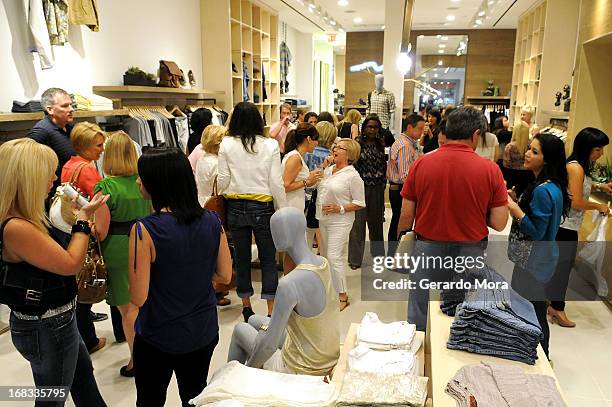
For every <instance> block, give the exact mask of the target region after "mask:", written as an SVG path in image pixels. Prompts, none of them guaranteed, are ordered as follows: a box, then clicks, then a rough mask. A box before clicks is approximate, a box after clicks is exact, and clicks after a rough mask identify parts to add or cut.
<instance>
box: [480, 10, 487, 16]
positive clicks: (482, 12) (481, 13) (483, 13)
mask: <svg viewBox="0 0 612 407" xmlns="http://www.w3.org/2000/svg"><path fill="white" fill-rule="evenodd" d="M485 14H487V13H485V11H484V10H480V11H479V12H478V17H482V16H484V15H485Z"/></svg>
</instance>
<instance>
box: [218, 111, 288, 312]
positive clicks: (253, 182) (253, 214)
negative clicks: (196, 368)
mask: <svg viewBox="0 0 612 407" xmlns="http://www.w3.org/2000/svg"><path fill="white" fill-rule="evenodd" d="M263 130H264V125H263V119H262V118H261V115H260V114H259V111H258V110H257V106H255V105H254V104H252V103H249V102H240V103H238V104H237V105H236V107H234V110H233V112H232V117H231V119H230V122H229V130H228V133H229V135H228V136H226V137H224V138H223V140H222V141H221V146H220V147H219V176H218V178H217V185H218V187H219V193H223V194H224V195H225V197H226V198H227V199H228V201H227V226H228V228H229V230H230V232H231V234H232V240H233V241H234V259H235V261H236V283H237V285H238V287H237V290H236V292H237V294H238V296H239V297H240V298H242V315H243V317H244V322H247V321H248V320H249V317H250V316H251V315H253V314H254V312H253V308H252V306H251V296H252V295H253V293H254V292H253V285H252V284H251V241H252V240H251V239H252V236H253V235H255V243H256V244H257V251H258V254H259V261H260V263H261V273H262V288H261V298H262V299H264V300H266V301H267V302H268V314H269V315H271V314H272V307H273V306H274V296H275V295H276V287H277V285H278V273H277V272H276V257H275V256H276V247H275V246H274V241H273V240H272V233H271V231H270V218H271V217H272V215H273V214H274V208H275V207H277V208H282V207H284V206H286V205H287V196H286V193H285V187H284V185H283V177H282V175H283V173H282V171H281V160H280V150H279V146H278V142H277V141H276V140H274V139H271V138H267V137H264V136H263Z"/></svg>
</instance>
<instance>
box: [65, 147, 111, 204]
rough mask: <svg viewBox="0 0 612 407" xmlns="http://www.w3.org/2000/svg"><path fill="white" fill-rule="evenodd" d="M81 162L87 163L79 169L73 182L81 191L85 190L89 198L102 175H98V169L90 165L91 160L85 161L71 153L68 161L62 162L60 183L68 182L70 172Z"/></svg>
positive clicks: (70, 176) (70, 175)
mask: <svg viewBox="0 0 612 407" xmlns="http://www.w3.org/2000/svg"><path fill="white" fill-rule="evenodd" d="M82 163H85V164H87V165H85V166H84V167H83V168H82V169H81V173H80V174H79V178H78V179H77V180H76V182H75V186H76V187H77V188H79V189H80V190H81V191H83V192H85V193H86V194H87V196H89V199H91V197H92V196H93V190H94V187H95V186H96V184H97V183H98V182H99V181H101V180H102V177H101V176H100V174H98V170H97V169H96V167H94V166H93V165H92V163H91V161H87V160H86V159H84V158H83V157H80V156H78V155H73V156H72V157H70V160H68V162H67V163H66V164H64V167H63V168H62V179H61V181H62V183H64V182H69V181H70V179H71V178H72V174H73V173H74V171H75V170H76V169H77V168H78V166H79V165H80V164H82Z"/></svg>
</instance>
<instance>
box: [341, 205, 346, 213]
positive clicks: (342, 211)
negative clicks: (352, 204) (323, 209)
mask: <svg viewBox="0 0 612 407" xmlns="http://www.w3.org/2000/svg"><path fill="white" fill-rule="evenodd" d="M345 213H346V210H345V209H344V206H342V205H340V215H344V214H345Z"/></svg>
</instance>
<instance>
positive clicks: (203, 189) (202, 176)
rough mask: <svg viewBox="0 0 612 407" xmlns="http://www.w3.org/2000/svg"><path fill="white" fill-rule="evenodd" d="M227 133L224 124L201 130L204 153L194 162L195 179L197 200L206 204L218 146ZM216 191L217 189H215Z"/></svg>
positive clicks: (217, 161)
mask: <svg viewBox="0 0 612 407" xmlns="http://www.w3.org/2000/svg"><path fill="white" fill-rule="evenodd" d="M226 134H227V128H226V127H225V126H219V125H216V124H211V125H208V126H207V127H206V128H205V129H204V131H203V132H202V140H201V143H202V144H201V145H202V149H203V150H204V153H203V154H202V156H201V157H200V158H199V159H198V161H197V162H196V171H195V179H196V185H197V186H198V201H199V202H200V205H202V206H204V205H206V201H208V198H210V197H211V195H212V193H213V187H214V185H215V180H216V179H217V174H218V166H219V146H220V145H221V140H222V139H223V137H224V136H225V135H226ZM217 192H218V191H217Z"/></svg>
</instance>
